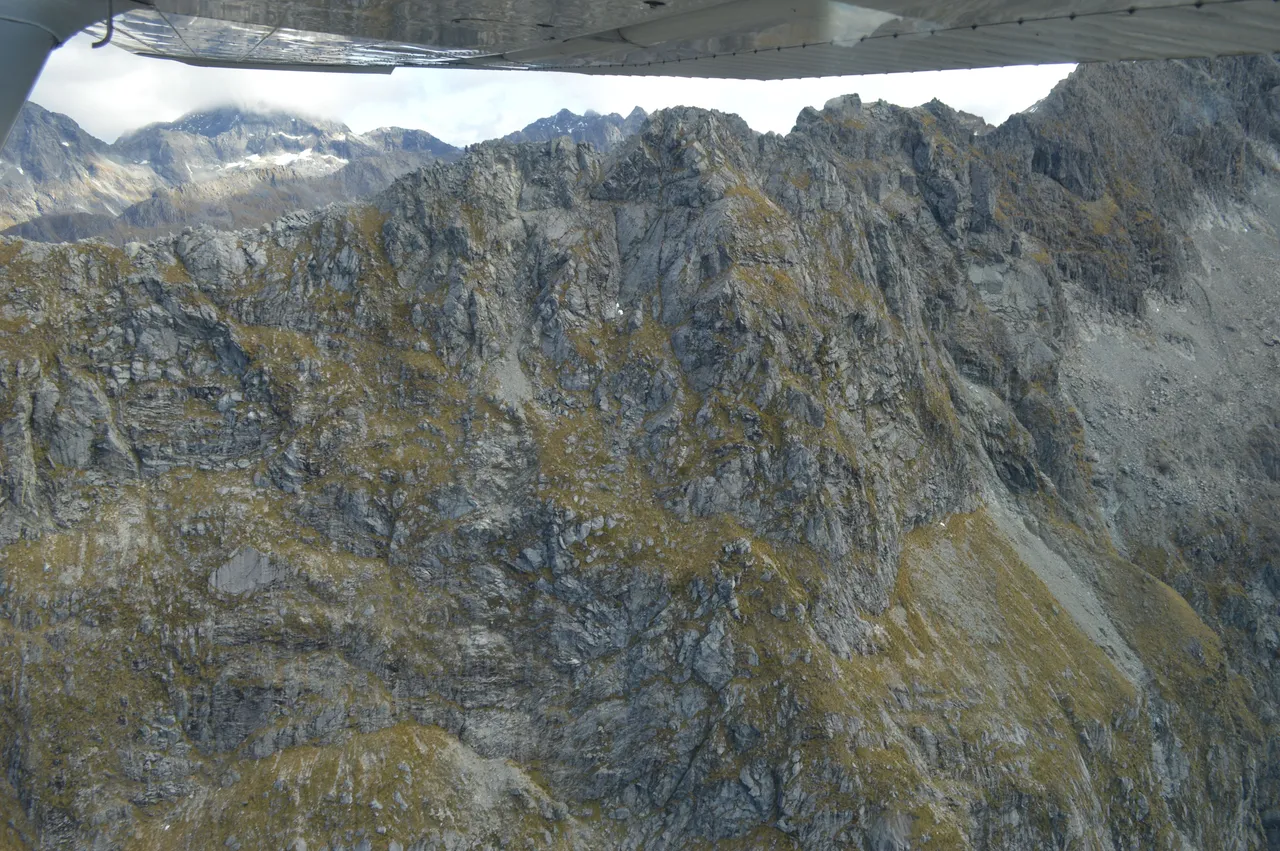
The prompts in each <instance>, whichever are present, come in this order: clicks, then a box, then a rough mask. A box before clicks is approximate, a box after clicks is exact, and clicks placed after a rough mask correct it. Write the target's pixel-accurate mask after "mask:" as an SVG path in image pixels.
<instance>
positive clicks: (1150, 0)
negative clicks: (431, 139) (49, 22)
mask: <svg viewBox="0 0 1280 851" xmlns="http://www.w3.org/2000/svg"><path fill="white" fill-rule="evenodd" d="M855 2H856V3H857V5H854V4H853V3H845V2H836V1H835V0H729V2H725V0H665V2H663V1H662V0H529V2H519V3H516V2H512V0H411V1H410V2H403V0H150V2H148V3H146V4H145V5H142V4H134V5H133V6H132V8H131V11H128V12H126V13H125V14H122V15H120V16H119V17H117V18H116V22H115V43H116V44H118V45H120V46H121V47H124V48H126V49H129V50H131V51H133V52H135V53H140V54H144V55H150V56H158V57H163V58H168V59H176V60H179V61H183V62H187V63H190V64H196V65H214V66H229V67H254V68H264V67H265V68H309V69H318V70H324V69H332V70H343V71H369V72H380V71H381V72H389V71H390V70H392V69H393V68H397V67H453V68H458V67H464V68H507V69H528V70H546V71H572V72H578V73H588V74H618V75H662V76H681V77H722V78H737V79H757V80H771V79H783V78H788V77H818V76H829V75H839V74H876V73H885V72H894V71H922V70H936V69H950V68H980V67H991V66H1001V65H1022V64H1045V63H1054V62H1094V61H1109V60H1125V59H1159V58H1186V57H1194V56H1220V55H1233V54H1246V53H1269V52H1276V51H1280V3H1278V2H1275V0H1067V2H1062V0H951V2H942V0H855ZM97 30H98V32H99V33H101V32H102V31H103V25H99V26H98V27H97Z"/></svg>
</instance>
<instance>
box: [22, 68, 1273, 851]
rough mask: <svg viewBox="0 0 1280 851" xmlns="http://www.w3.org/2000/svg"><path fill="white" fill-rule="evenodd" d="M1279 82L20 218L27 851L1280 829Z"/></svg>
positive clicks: (1089, 78)
mask: <svg viewBox="0 0 1280 851" xmlns="http://www.w3.org/2000/svg"><path fill="white" fill-rule="evenodd" d="M1277 86H1280V66H1278V65H1277V64H1276V63H1275V62H1274V61H1272V60H1271V59H1248V60H1244V59H1242V60H1230V61H1225V60H1224V61H1219V62H1213V63H1169V64H1160V65H1145V64H1125V65H1119V66H1110V67H1105V66H1098V67H1082V68H1081V69H1080V70H1079V71H1077V72H1076V73H1075V74H1074V75H1073V76H1072V77H1071V78H1070V79H1069V80H1067V81H1066V82H1065V83H1063V84H1062V85H1061V86H1060V87H1059V88H1058V89H1057V90H1056V91H1055V92H1054V93H1053V95H1051V96H1050V98H1048V99H1047V100H1046V101H1045V102H1044V103H1042V104H1040V105H1039V106H1038V107H1037V108H1036V109H1035V110H1033V111H1032V112H1030V113H1028V114H1025V115H1023V116H1019V117H1015V118H1014V119H1012V120H1011V121H1010V122H1009V123H1007V124H1006V125H1004V126H1003V127H1001V128H999V129H994V130H993V129H992V128H989V127H986V126H985V125H984V124H983V123H982V122H981V121H980V120H978V119H975V118H973V117H971V116H966V115H963V114H960V113H956V112H954V111H952V110H950V109H948V108H947V107H945V106H943V105H941V104H938V103H933V104H929V105H927V106H925V107H922V108H919V109H910V110H907V109H900V108H896V107H891V106H888V105H885V104H873V105H864V104H862V103H861V102H860V101H859V100H858V99H857V98H856V97H847V98H842V99H838V100H836V101H833V102H831V103H829V104H828V105H827V106H826V108H825V109H823V110H822V111H821V112H819V111H816V110H805V111H804V112H803V113H801V115H800V116H799V118H798V120H797V124H796V128H795V129H794V131H793V132H792V133H791V134H789V135H788V136H786V137H785V138H784V137H779V136H777V135H766V136H761V135H759V134H756V133H754V132H752V131H751V130H750V129H749V128H748V127H747V126H746V125H745V124H744V123H743V122H742V121H740V120H739V119H737V118H736V117H733V116H728V115H722V114H719V113H713V112H705V111H700V110H692V109H676V110H666V111H663V112H659V113H656V114H655V115H653V116H651V117H650V118H649V119H648V121H647V122H646V123H645V125H644V127H643V129H642V131H641V132H640V134H639V135H638V136H636V137H633V138H631V139H629V140H627V141H624V142H622V143H621V144H620V145H618V146H617V147H615V148H614V150H613V151H611V152H608V153H601V152H599V151H597V150H595V149H594V148H592V147H590V146H586V145H574V144H570V143H568V142H566V141H564V140H556V141H551V142H547V143H542V144H520V145H516V144H511V143H507V142H496V143H486V144H484V145H480V146H476V147H473V148H472V149H470V150H469V151H468V152H467V153H466V155H465V156H463V158H462V159H461V160H460V161H458V162H456V163H452V164H441V165H436V166H433V167H431V168H428V169H426V170H423V171H420V172H417V173H415V174H412V175H409V176H407V177H405V178H403V179H401V180H400V181H398V182H397V183H396V184H395V185H394V186H392V187H391V189H389V190H388V191H387V192H386V193H384V194H383V195H382V196H380V198H379V199H378V201H377V203H376V204H374V205H370V206H360V205H356V206H352V207H349V208H346V209H337V210H334V209H331V210H329V211H326V212H322V213H298V214H294V215H290V216H287V217H285V218H284V219H282V220H280V221H278V222H276V223H275V224H272V225H270V226H266V227H263V228H261V229H259V230H256V231H241V232H238V233H222V232H217V231H214V230H212V229H196V230H188V231H186V232H184V233H183V234H182V235H181V236H179V237H176V238H172V239H168V240H162V241H160V242H155V243H152V244H149V245H145V246H139V245H136V244H135V245H131V246H129V248H128V249H127V250H118V249H115V248H111V247H108V246H106V245H103V244H93V243H81V244H78V245H74V246H49V245H39V244H30V243H22V242H18V241H11V242H7V243H0V367H2V368H0V381H2V383H0V423H2V424H3V425H2V426H0V482H2V486H0V499H2V500H3V501H0V544H3V549H2V550H0V578H2V580H3V584H2V585H0V589H2V591H3V593H2V595H0V612H2V613H3V615H4V617H3V619H2V620H0V659H2V660H3V665H4V668H5V670H8V671H10V672H11V676H10V678H9V681H8V683H7V685H5V686H4V687H3V688H0V743H2V744H3V748H4V754H5V765H6V767H7V780H8V785H7V786H0V803H3V807H4V812H5V813H7V814H10V815H9V816H8V822H7V825H8V827H7V828H6V830H7V831H8V833H7V834H6V838H7V839H8V840H9V841H10V842H12V843H14V844H17V845H18V847H23V845H24V844H25V845H26V846H27V847H32V848H81V847H94V848H140V849H142V848H156V849H160V848H210V849H217V848H233V849H234V848H245V849H248V848H277V847H287V848H294V849H303V848H310V849H315V848H324V847H327V848H331V849H338V848H344V849H372V848H390V849H404V848H422V849H427V848H430V849H436V848H441V849H443V848H450V849H457V848H497V847H538V848H541V847H560V848H602V847H610V848H611V847H621V848H640V847H643V848H649V849H654V848H687V847H711V846H713V845H714V846H715V847H724V848H804V849H825V848H845V847H853V848H864V849H869V851H881V849H906V848H975V849H976V848H981V849H1026V848H1077V847H1079V848H1116V849H1120V848H1143V849H1147V848H1156V849H1166V848H1167V849H1185V848H1233V849H1263V848H1267V849H1276V848H1280V812H1278V811H1277V810H1276V809H1275V808H1276V807H1277V804H1276V802H1277V801H1280V754H1278V753H1277V751H1278V750H1280V748H1278V745H1280V737H1278V735H1277V719H1276V710H1275V708H1276V706H1277V705H1278V703H1280V659H1278V658H1277V653H1278V651H1280V617H1278V614H1277V594H1280V568H1278V567H1277V558H1278V557H1280V511H1278V510H1277V496H1278V495H1280V468H1278V466H1277V460H1276V459H1277V457H1280V450H1278V449H1277V447H1278V446H1280V443H1278V440H1280V438H1278V437H1277V429H1280V412H1278V411H1277V408H1276V403H1275V388H1276V379H1275V375H1276V369H1277V367H1278V366H1280V363H1277V360H1278V359H1280V337H1277V333H1280V328H1278V327H1277V326H1276V325H1275V322H1276V317H1277V316H1280V310H1278V308H1280V287H1277V275H1278V274H1280V273H1277V270H1276V264H1275V262H1274V258H1275V257H1276V251H1277V247H1278V246H1280V238H1278V237H1277V228H1278V227H1280V180H1278V179H1277V175H1276V174H1275V165H1276V163H1277V159H1276V152H1277V143H1280V135H1278V133H1280V112H1278V111H1277V104H1276V102H1275V96H1274V95H1273V94H1272V92H1273V90H1276V87H1277Z"/></svg>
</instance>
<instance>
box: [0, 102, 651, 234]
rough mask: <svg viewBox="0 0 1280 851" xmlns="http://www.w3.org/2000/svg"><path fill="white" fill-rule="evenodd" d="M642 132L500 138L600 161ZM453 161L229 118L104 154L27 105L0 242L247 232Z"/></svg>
mask: <svg viewBox="0 0 1280 851" xmlns="http://www.w3.org/2000/svg"><path fill="white" fill-rule="evenodd" d="M643 120H644V111H643V110H640V109H639V108H637V109H636V110H634V111H633V112H632V113H631V114H630V115H629V116H628V117H627V118H625V119H624V118H622V117H621V116H619V115H616V114H611V115H598V114H594V113H592V114H588V115H583V116H580V115H575V114H574V113H571V112H569V111H568V110H562V111H561V112H560V113H559V114H557V115H555V116H552V117H550V118H547V119H543V120H540V121H537V122H534V123H533V124H530V125H529V126H528V127H526V128H525V129H524V130H522V131H518V132H517V133H514V134H512V135H511V137H509V138H513V139H514V138H519V139H523V140H526V141H540V140H546V139H551V138H556V137H559V136H569V137H570V138H573V139H575V140H577V141H585V142H590V143H592V144H594V145H596V147H598V148H600V149H601V150H608V149H609V148H610V147H612V146H613V145H615V144H617V143H618V142H619V141H620V140H621V139H623V138H624V137H625V136H627V135H631V134H633V133H635V132H636V130H637V129H638V127H639V125H640V123H641V122H642V121H643ZM459 154H460V150H459V149H458V148H455V147H453V146H452V145H449V144H447V143H445V142H442V141H440V140H439V139H437V138H436V137H434V136H432V135H431V134H430V133H427V132H425V131H422V130H406V129H404V128H398V127H393V128H381V129H378V130H372V131H370V132H368V133H365V134H355V133H352V132H351V131H350V130H349V128H347V127H346V126H345V125H342V124H339V123H337V122H332V121H323V120H312V119H306V118H300V117H297V116H292V115H286V114H283V113H278V112H277V113H261V112H253V111H247V110H242V109H239V108H233V107H224V108H219V109H212V110H207V111H204V112H196V113H192V114H190V115H187V116H184V117H183V118H180V119H178V120H177V121H173V122H162V123H157V124H152V125H150V126H148V127H144V128H141V129H139V130H135V131H133V132H131V133H126V134H125V135H123V136H121V137H120V138H119V139H117V140H116V141H115V142H114V143H112V144H106V143H104V142H102V141H100V140H98V139H95V138H93V137H92V136H90V135H88V134H87V133H85V132H84V131H83V130H81V129H80V127H79V126H78V125H77V124H76V123H75V122H74V121H72V120H71V119H70V118H68V117H66V116H63V115H58V114H55V113H51V112H48V111H47V110H44V109H42V108H41V107H39V106H37V105H35V104H28V106H27V107H26V108H25V109H24V111H23V114H22V116H21V118H20V120H19V123H18V125H17V127H15V129H14V133H13V136H12V138H11V139H10V141H9V143H8V144H7V146H6V148H5V150H4V152H3V154H0V230H3V231H4V232H5V233H7V234H9V235H11V236H20V237H23V238H26V239H36V240H41V241H46V242H73V241H76V240H79V239H85V238H88V237H98V238H102V239H107V240H109V241H112V242H116V243H118V244H124V243H125V242H128V241H131V240H139V239H142V240H145V239H149V238H153V237H155V236H159V235H162V234H167V233H173V232H177V231H180V230H182V228H183V227H186V226H188V225H195V224H210V225H213V226H215V227H220V228H224V229H225V228H237V227H256V226H257V225H259V224H262V223H264V222H267V221H270V220H271V219H274V218H277V217H278V216H280V215H283V214H284V213H287V212H290V211H292V210H299V209H313V208H317V207H322V206H324V205H325V204H329V203H335V202H337V203H342V202H346V201H350V200H352V199H356V198H368V197H371V196H373V195H374V194H376V193H377V192H380V191H381V190H383V189H385V188H386V187H387V186H388V185H390V183H391V181H392V180H394V179H395V178H396V177H399V176H400V175H402V174H405V173H407V172H409V171H412V170H414V169H416V168H420V167H422V166H423V165H427V164H429V163H431V162H434V161H436V160H443V161H450V160H453V159H456V158H457V157H458V155H459Z"/></svg>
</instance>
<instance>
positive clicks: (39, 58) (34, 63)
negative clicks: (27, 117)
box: [0, 0, 108, 147]
mask: <svg viewBox="0 0 1280 851" xmlns="http://www.w3.org/2000/svg"><path fill="white" fill-rule="evenodd" d="M107 16H108V5H107V0H0V147H3V146H4V143H5V141H7V140H8V138H9V131H10V130H12V129H13V123H14V121H16V120H17V118H18V112H19V111H20V110H21V109H22V105H23V104H24V103H26V101H27V96H28V95H29V94H31V89H32V87H33V86H35V84H36V79H37V78H39V76H40V71H41V70H43V69H44V63H45V60H46V59H48V58H49V54H50V53H52V52H53V50H54V48H56V47H58V46H59V45H61V44H62V43H63V42H64V41H66V40H67V39H69V38H71V36H73V35H75V34H76V33H78V32H79V31H80V30H82V29H84V28H85V27H87V26H89V25H90V24H95V23H97V22H98V21H101V20H103V19H104V18H106V17H107Z"/></svg>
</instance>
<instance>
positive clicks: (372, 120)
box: [31, 35, 1074, 145]
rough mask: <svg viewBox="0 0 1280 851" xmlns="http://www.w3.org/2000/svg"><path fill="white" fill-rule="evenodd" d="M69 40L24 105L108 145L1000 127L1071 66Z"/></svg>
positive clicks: (462, 140) (456, 142)
mask: <svg viewBox="0 0 1280 851" xmlns="http://www.w3.org/2000/svg"><path fill="white" fill-rule="evenodd" d="M90 41H91V40H90V38H89V37H88V36H85V35H81V36H77V37H76V38H74V39H72V40H71V41H69V42H68V43H67V44H66V45H64V46H63V47H62V48H60V49H59V50H57V51H55V52H54V54H53V56H51V57H50V59H49V63H48V64H47V65H46V66H45V70H44V74H43V75H42V76H41V78H40V82H39V83H38V84H37V85H36V88H35V91H34V92H33V93H32V95H31V100H34V101H35V102H36V103H38V104H40V105H41V106H43V107H45V108H46V109H51V110H53V111H54V112H61V113H65V114H67V115H70V116H71V117H72V118H73V119H75V120H76V121H77V122H79V124H80V125H81V126H82V127H84V129H85V130H86V131H88V132H89V133H91V134H93V135H94V136H97V137H98V138H101V139H105V140H107V141H114V140H115V138H116V137H117V136H119V135H120V134H121V133H123V132H125V131H128V130H132V129H135V128H138V127H141V126H143V125H145V124H149V123H151V122H156V121H172V120H174V119H176V118H178V117H180V116H182V115H184V114H186V113H188V112H191V111H194V110H197V109H204V108H208V107H213V106H223V105H227V104H233V105H236V106H242V107H249V108H264V107H265V108H280V109H284V110H287V111H289V112H292V113H295V114H302V115H308V116H311V117H316V118H328V119H335V120H338V121H341V122H343V123H345V124H347V125H348V126H349V127H350V128H351V129H352V130H354V131H356V132H357V133H363V132H366V131H368V130H372V129H374V128H377V127H388V126H397V127H409V128H414V129H420V130H426V131H427V132H429V133H431V134H433V135H435V136H437V137H438V138H440V139H443V140H444V141H446V142H449V143H451V144H454V145H466V144H471V143H473V142H479V141H483V140H485V139H492V138H495V137H497V136H502V135H505V134H507V133H510V132H513V131H515V130H519V129H521V128H522V127H524V126H526V125H527V124H530V123H532V122H533V121H536V120H537V119H539V118H542V117H544V116H547V115H552V114H554V113H556V112H559V111H560V110H561V109H570V110H573V111H574V112H578V113H582V112H585V111H587V110H589V109H593V110H595V111H597V112H602V113H609V112H620V113H622V114H624V115H625V114H626V113H628V112H630V111H631V109H632V107H635V106H640V107H643V108H644V109H645V110H647V111H649V112H652V111H654V110H656V109H661V108H663V107H667V106H677V105H684V106H700V107H706V108H709V109H719V110H722V111H724V112H734V113H737V114H738V115H741V116H742V117H743V118H744V119H745V120H746V122H747V123H748V124H749V125H751V126H752V127H753V128H755V129H756V130H759V131H761V132H767V131H775V132H778V133H786V132H787V131H789V130H790V129H791V127H792V126H793V125H794V123H795V117H796V115H797V114H798V113H799V112H800V110H801V109H803V108H804V107H805V106H814V107H818V108H821V107H822V105H823V104H824V103H825V102H826V101H827V100H829V99H831V98H833V97H836V96H838V95H844V94H855V93H856V94H858V95H860V96H861V97H862V99H863V100H864V101H873V100H878V99H884V100H887V101H889V102H891V103H896V104H899V105H901V106H916V105H919V104H921V103H926V102H928V101H930V100H932V99H934V98H937V99H939V100H941V101H943V102H944V103H947V104H949V105H951V106H953V107H955V108H956V109H962V110H964V111H966V112H972V113H975V114H977V115H981V116H982V117H983V118H985V119H986V120H987V121H988V122H990V123H992V124H999V123H1000V122H1002V121H1003V120H1004V119H1005V118H1007V117H1008V116H1009V115H1011V114H1013V113H1015V112H1020V111H1022V110H1024V109H1027V108H1028V107H1031V106H1033V105H1034V104H1035V103H1036V102H1037V101H1039V100H1040V99H1041V98H1043V97H1044V96H1045V95H1046V94H1048V93H1049V90H1050V89H1052V88H1053V86H1054V85H1055V84H1056V83H1057V82H1058V81H1059V80H1061V79H1062V78H1063V77H1065V76H1066V75H1067V74H1068V73H1070V72H1071V69H1072V68H1073V67H1074V66H1071V65H1045V66H1037V67H1017V68H993V69H982V70H976V71H934V72H923V73H914V74H883V75H875V76H865V77H824V78H820V79H808V80H781V81H776V82H764V83H762V82H755V81H734V80H688V79H678V78H670V77H658V78H652V77H647V78H646V77H595V76H591V77H588V76H583V75H577V74H559V73H534V72H515V71H454V70H431V69H400V70H397V71H396V72H395V73H394V74H392V75H391V76H390V77H387V76H382V75H366V74H333V73H302V72H296V71H241V70H226V69H210V68H193V67H190V66H187V65H182V64H180V63H177V62H170V61H166V60H156V59H142V58H139V57H136V56H134V55H132V54H130V53H128V52H127V51H125V50H122V49H121V48H118V47H114V46H108V47H106V48H104V49H101V50H93V49H91V48H90V46H89V43H90Z"/></svg>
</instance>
